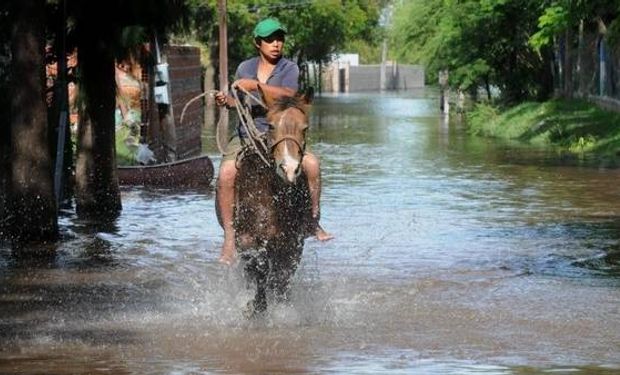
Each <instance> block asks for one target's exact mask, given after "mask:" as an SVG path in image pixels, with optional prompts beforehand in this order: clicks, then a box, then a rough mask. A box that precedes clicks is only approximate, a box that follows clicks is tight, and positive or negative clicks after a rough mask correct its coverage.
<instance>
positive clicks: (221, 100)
mask: <svg viewBox="0 0 620 375" xmlns="http://www.w3.org/2000/svg"><path fill="white" fill-rule="evenodd" d="M214 98H215V104H216V105H217V106H218V107H222V106H224V105H226V101H227V95H226V94H225V93H223V92H222V91H218V92H216V93H215V95H214Z"/></svg>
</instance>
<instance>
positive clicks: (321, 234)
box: [314, 225, 334, 241]
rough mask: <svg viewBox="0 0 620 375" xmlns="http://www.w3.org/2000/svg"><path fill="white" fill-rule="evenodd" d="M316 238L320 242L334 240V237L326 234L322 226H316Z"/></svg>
mask: <svg viewBox="0 0 620 375" xmlns="http://www.w3.org/2000/svg"><path fill="white" fill-rule="evenodd" d="M314 236H315V237H316V239H317V240H319V241H329V240H331V239H332V238H334V235H333V234H331V233H328V232H326V231H325V230H324V229H323V228H322V227H321V226H320V225H317V226H316V232H314Z"/></svg>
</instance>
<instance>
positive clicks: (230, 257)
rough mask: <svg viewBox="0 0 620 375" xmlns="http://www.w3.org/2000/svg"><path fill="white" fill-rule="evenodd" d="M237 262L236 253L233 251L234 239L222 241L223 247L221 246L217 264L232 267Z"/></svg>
mask: <svg viewBox="0 0 620 375" xmlns="http://www.w3.org/2000/svg"><path fill="white" fill-rule="evenodd" d="M236 260H237V251H236V250H235V239H234V237H233V238H231V239H226V238H225V239H224V245H222V253H221V254H220V259H219V262H220V263H222V264H225V265H227V266H232V265H233V264H235V261H236Z"/></svg>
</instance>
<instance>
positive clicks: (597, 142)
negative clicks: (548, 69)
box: [467, 99, 620, 154]
mask: <svg viewBox="0 0 620 375" xmlns="http://www.w3.org/2000/svg"><path fill="white" fill-rule="evenodd" d="M467 123H468V129H469V131H470V132H471V133H473V134H478V135H483V136H488V137H497V138H503V139H517V140H520V141H522V142H525V143H530V144H537V145H548V146H559V147H561V148H564V149H566V150H568V151H570V152H574V153H581V152H593V153H600V154H620V114H618V113H615V112H609V111H605V110H602V109H600V108H598V107H597V106H596V105H594V104H592V103H589V102H587V101H584V100H576V99H575V100H559V99H558V100H550V101H547V102H543V103H535V102H526V103H522V104H519V105H518V106H515V107H512V108H509V109H507V110H505V111H502V110H500V109H498V108H496V107H493V106H490V105H488V104H479V105H477V106H476V107H475V108H474V109H473V110H472V111H471V112H470V113H468V115H467Z"/></svg>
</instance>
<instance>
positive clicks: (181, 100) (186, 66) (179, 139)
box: [163, 46, 204, 159]
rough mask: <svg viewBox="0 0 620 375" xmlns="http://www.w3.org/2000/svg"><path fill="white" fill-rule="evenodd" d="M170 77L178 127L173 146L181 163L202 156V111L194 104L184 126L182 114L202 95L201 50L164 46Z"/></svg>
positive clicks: (198, 104)
mask: <svg viewBox="0 0 620 375" xmlns="http://www.w3.org/2000/svg"><path fill="white" fill-rule="evenodd" d="M163 54H164V56H165V59H166V62H167V63H168V69H169V70H168V72H169V76H170V83H169V84H170V98H171V109H172V115H173V117H174V124H175V131H174V135H175V140H174V146H175V149H176V153H177V158H178V159H185V158H188V157H192V156H197V155H200V153H201V150H202V146H201V141H200V135H201V130H202V124H203V122H204V121H203V113H204V111H203V108H202V106H201V105H200V103H201V102H200V101H196V102H194V103H193V104H192V105H190V106H189V107H188V108H187V110H186V111H185V115H184V116H183V123H181V121H180V120H181V112H182V111H183V107H184V106H185V104H186V103H187V102H188V101H190V100H191V99H192V98H194V97H195V96H197V95H200V94H201V93H202V83H201V82H202V81H201V77H202V68H201V66H200V50H199V49H198V48H197V47H191V46H165V47H164V49H163Z"/></svg>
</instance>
